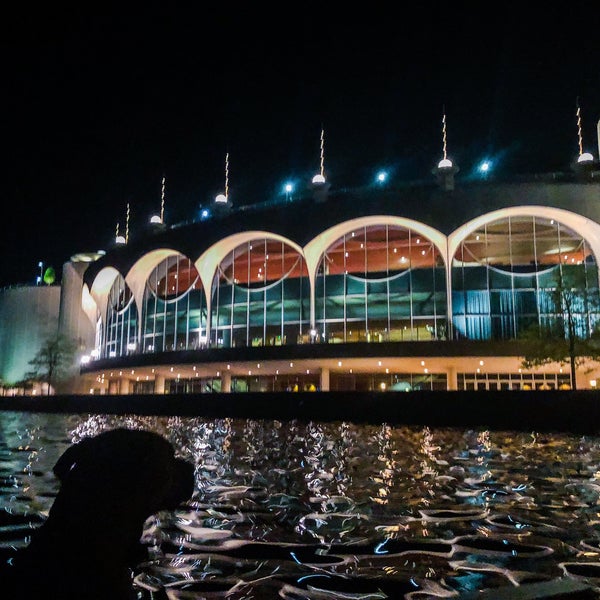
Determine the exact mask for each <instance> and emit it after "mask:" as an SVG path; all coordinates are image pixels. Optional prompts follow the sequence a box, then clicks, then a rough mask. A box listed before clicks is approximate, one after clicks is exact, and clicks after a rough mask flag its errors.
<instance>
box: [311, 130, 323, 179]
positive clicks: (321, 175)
mask: <svg viewBox="0 0 600 600" xmlns="http://www.w3.org/2000/svg"><path fill="white" fill-rule="evenodd" d="M320 141H321V145H320V157H319V158H320V168H319V172H318V173H317V174H316V175H315V176H314V177H313V178H312V182H313V183H317V184H320V183H325V130H324V129H323V127H322V126H321V140H320Z"/></svg>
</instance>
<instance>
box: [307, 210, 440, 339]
mask: <svg viewBox="0 0 600 600" xmlns="http://www.w3.org/2000/svg"><path fill="white" fill-rule="evenodd" d="M375 225H392V226H396V227H404V228H405V229H410V230H411V231H416V232H417V233H419V234H421V235H422V236H423V237H425V238H427V239H429V240H430V241H431V242H432V243H433V245H434V246H435V247H436V248H437V249H438V251H439V252H440V254H441V256H442V258H443V259H444V264H445V267H446V273H448V271H449V269H448V260H447V257H448V241H447V238H446V236H445V235H444V234H443V233H442V232H441V231H438V230H437V229H434V228H433V227H430V226H429V225H425V223H421V222H420V221H414V220H412V219H407V218H405V217H395V216H392V215H375V216H369V217H358V218H356V219H350V220H349V221H343V222H342V223H338V224H337V225H334V226H333V227H330V228H329V229H326V230H325V231H323V232H322V233H320V234H319V235H317V236H316V237H315V238H313V239H312V240H311V241H310V242H308V244H306V246H304V257H305V258H306V266H307V268H308V277H309V280H310V325H311V327H314V326H315V281H316V276H317V269H318V268H319V262H320V260H321V257H322V256H323V254H324V253H325V251H326V250H327V248H329V246H331V244H333V243H334V242H335V241H337V240H338V239H340V238H341V237H343V236H344V235H345V234H346V233H348V232H350V231H353V230H355V229H358V228H362V227H371V226H375ZM446 279H447V277H446ZM446 288H447V289H448V290H449V289H450V288H449V287H448V281H446Z"/></svg>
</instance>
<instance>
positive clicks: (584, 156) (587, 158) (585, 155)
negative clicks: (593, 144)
mask: <svg viewBox="0 0 600 600" xmlns="http://www.w3.org/2000/svg"><path fill="white" fill-rule="evenodd" d="M593 160H594V157H593V156H592V155H591V154H590V153H589V152H584V153H583V154H580V155H579V158H578V159H577V162H578V163H582V162H592V161H593Z"/></svg>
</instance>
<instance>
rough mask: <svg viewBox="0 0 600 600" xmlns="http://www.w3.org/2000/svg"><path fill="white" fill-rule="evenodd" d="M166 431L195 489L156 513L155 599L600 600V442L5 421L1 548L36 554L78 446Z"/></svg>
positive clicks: (57, 419) (147, 539)
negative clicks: (544, 584)
mask: <svg viewBox="0 0 600 600" xmlns="http://www.w3.org/2000/svg"><path fill="white" fill-rule="evenodd" d="M119 426H126V427H129V428H141V429H150V430H152V431H156V432H158V433H160V434H162V435H164V436H165V437H166V438H167V439H169V440H170V441H171V442H172V443H173V445H174V446H175V448H176V451H177V453H178V454H179V455H180V456H182V457H183V458H186V459H188V460H190V461H192V462H193V463H194V464H195V465H196V490H195V492H194V495H193V497H192V499H191V500H190V502H189V503H188V504H187V505H186V506H182V507H181V509H180V510H178V511H175V512H173V513H170V512H165V513H160V514H158V515H156V516H153V517H151V518H150V519H149V520H148V521H147V523H146V528H145V533H144V538H143V541H144V543H146V544H147V545H148V546H149V549H150V556H151V560H149V561H148V562H147V563H143V564H141V565H139V568H138V570H137V572H136V578H135V583H136V585H137V586H138V587H139V589H140V594H141V596H142V597H143V598H148V599H150V598H152V597H153V596H154V595H155V594H157V593H158V592H161V593H166V594H167V596H168V597H169V598H170V599H175V598H181V599H184V598H190V599H194V598H195V599H199V598H219V597H222V598H225V597H228V598H284V599H289V600H300V599H312V598H315V599H321V598H406V599H410V598H438V597H439V598H457V597H459V596H460V595H462V594H466V593H468V592H470V591H475V590H480V589H486V588H500V587H506V586H508V587H514V586H519V585H522V584H526V583H532V582H541V581H549V580H555V579H559V578H570V579H575V580H583V581H585V582H587V583H589V584H591V585H592V586H593V588H594V589H595V590H597V591H598V592H599V597H600V560H599V559H600V504H599V499H600V438H596V437H593V438H591V437H581V436H575V435H573V436H570V435H565V434H543V435H538V434H536V433H535V432H532V433H529V434H525V433H518V432H510V431H500V432H498V431H485V430H481V431H477V430H459V429H430V428H427V427H425V428H423V427H401V426H394V427H392V426H388V425H385V424H382V425H380V426H373V425H356V424H352V423H347V422H337V423H319V422H311V423H300V422H279V421H264V420H263V421H254V420H246V419H220V420H207V419H202V418H181V417H135V416H131V417H121V416H99V415H93V416H87V417H86V416H83V415H54V414H30V413H17V412H4V413H0V486H1V487H0V503H1V508H2V511H1V512H0V547H1V549H2V552H3V556H7V555H8V554H9V553H10V551H11V548H19V547H23V546H25V545H26V544H27V543H28V536H29V535H30V533H31V531H32V528H34V527H37V526H39V525H40V524H41V523H42V522H43V520H44V518H45V515H46V514H47V511H48V509H49V508H50V506H51V505H52V502H53V499H54V497H55V495H56V492H57V481H56V479H55V478H54V475H53V474H52V467H53V466H54V463H55V462H56V460H57V459H58V457H59V456H60V455H61V454H62V452H63V451H64V450H65V449H66V448H67V447H68V446H69V445H70V444H71V443H73V442H76V441H78V440H80V439H81V438H83V437H86V436H90V435H94V434H96V433H98V432H100V431H102V430H105V429H112V428H115V427H119Z"/></svg>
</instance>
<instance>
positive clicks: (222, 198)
mask: <svg viewBox="0 0 600 600" xmlns="http://www.w3.org/2000/svg"><path fill="white" fill-rule="evenodd" d="M228 201H229V152H227V153H226V154H225V193H224V194H219V195H218V196H217V197H216V198H215V202H216V203H217V204H227V203H228Z"/></svg>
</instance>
